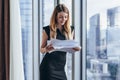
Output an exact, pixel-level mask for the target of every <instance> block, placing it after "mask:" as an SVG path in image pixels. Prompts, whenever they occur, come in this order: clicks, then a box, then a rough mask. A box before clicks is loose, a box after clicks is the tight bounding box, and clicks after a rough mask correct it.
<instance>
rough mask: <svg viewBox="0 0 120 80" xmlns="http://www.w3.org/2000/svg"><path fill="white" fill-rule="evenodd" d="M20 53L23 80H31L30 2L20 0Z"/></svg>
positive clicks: (30, 0)
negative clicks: (21, 56) (21, 55)
mask: <svg viewBox="0 0 120 80" xmlns="http://www.w3.org/2000/svg"><path fill="white" fill-rule="evenodd" d="M20 13H21V27H22V28H21V29H22V33H21V34H22V52H23V64H24V76H25V80H33V79H32V73H33V72H32V71H33V69H32V68H33V66H32V60H33V58H32V56H33V55H32V0H20Z"/></svg>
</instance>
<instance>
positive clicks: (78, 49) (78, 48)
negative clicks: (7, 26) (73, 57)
mask: <svg viewBox="0 0 120 80" xmlns="http://www.w3.org/2000/svg"><path fill="white" fill-rule="evenodd" d="M72 49H73V50H74V51H80V50H81V47H74V48H72Z"/></svg>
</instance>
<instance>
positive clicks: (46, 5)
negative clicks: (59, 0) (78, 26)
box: [43, 0, 54, 26]
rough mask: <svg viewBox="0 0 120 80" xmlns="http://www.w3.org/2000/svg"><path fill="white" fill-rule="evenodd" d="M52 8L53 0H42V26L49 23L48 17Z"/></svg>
mask: <svg viewBox="0 0 120 80" xmlns="http://www.w3.org/2000/svg"><path fill="white" fill-rule="evenodd" d="M53 9H54V0H43V26H47V25H49V24H50V18H51V15H52V12H53Z"/></svg>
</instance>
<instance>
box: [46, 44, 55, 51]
mask: <svg viewBox="0 0 120 80" xmlns="http://www.w3.org/2000/svg"><path fill="white" fill-rule="evenodd" d="M52 50H54V48H53V46H52V44H49V45H47V46H46V52H49V51H52Z"/></svg>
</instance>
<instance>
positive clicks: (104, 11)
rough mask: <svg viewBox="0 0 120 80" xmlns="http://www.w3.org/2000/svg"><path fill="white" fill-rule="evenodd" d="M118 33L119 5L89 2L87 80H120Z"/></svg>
mask: <svg viewBox="0 0 120 80" xmlns="http://www.w3.org/2000/svg"><path fill="white" fill-rule="evenodd" d="M103 2H104V3H103ZM119 32H120V1H119V0H87V56H86V59H87V60H86V61H87V62H86V63H87V66H86V71H87V74H86V75H87V80H120V53H119V52H120V43H119V42H120V35H119V34H118V33H119Z"/></svg>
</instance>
